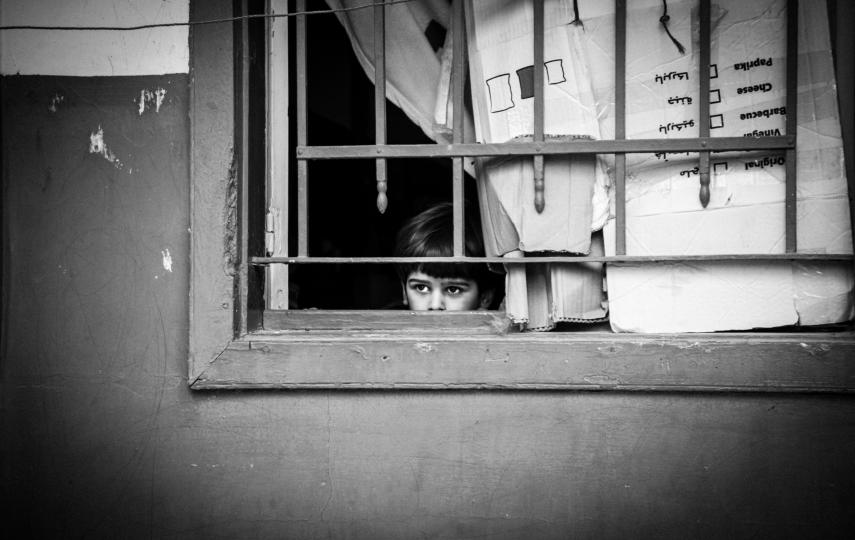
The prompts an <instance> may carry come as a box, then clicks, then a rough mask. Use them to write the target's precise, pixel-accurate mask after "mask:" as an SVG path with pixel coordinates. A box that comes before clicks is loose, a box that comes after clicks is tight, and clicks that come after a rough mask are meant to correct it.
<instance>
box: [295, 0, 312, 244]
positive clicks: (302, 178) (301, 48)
mask: <svg viewBox="0 0 855 540" xmlns="http://www.w3.org/2000/svg"><path fill="white" fill-rule="evenodd" d="M305 11H306V0H297V12H298V13H300V14H301V15H297V21H296V26H297V28H296V30H297V51H296V52H297V58H296V61H297V147H298V148H299V147H301V146H302V147H305V146H306V143H307V140H308V125H307V119H308V118H307V116H308V107H307V102H306V84H307V81H306V15H302V13H305ZM297 154H298V155H299V152H298V153H297ZM297 254H298V255H299V256H300V257H308V256H309V162H308V161H306V160H304V159H298V160H297Z"/></svg>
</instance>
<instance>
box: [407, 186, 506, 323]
mask: <svg viewBox="0 0 855 540" xmlns="http://www.w3.org/2000/svg"><path fill="white" fill-rule="evenodd" d="M466 216H467V220H466V227H465V229H466V230H465V235H466V238H465V242H464V252H465V254H466V256H468V257H482V256H483V255H484V243H483V240H482V237H481V226H480V224H479V223H478V222H477V220H475V219H472V212H466ZM453 254H454V218H453V207H452V205H451V203H441V204H438V205H436V206H433V207H431V208H428V209H427V210H425V211H424V212H422V213H420V214H418V215H417V216H415V217H413V218H411V219H410V220H409V221H407V222H406V223H405V224H404V226H403V227H402V228H401V230H400V231H398V237H397V242H396V245H395V255H396V256H398V257H451V256H452V255H453ZM398 274H399V276H400V278H401V284H402V286H403V292H404V304H405V305H406V306H407V307H408V308H409V309H412V310H415V311H427V310H447V311H468V310H478V309H490V308H492V307H494V304H496V303H498V302H497V301H498V300H501V283H502V276H500V275H497V274H495V273H493V272H491V271H490V269H489V268H488V267H487V265H486V264H477V263H476V264H473V263H430V262H428V263H418V262H416V263H407V264H400V265H398Z"/></svg>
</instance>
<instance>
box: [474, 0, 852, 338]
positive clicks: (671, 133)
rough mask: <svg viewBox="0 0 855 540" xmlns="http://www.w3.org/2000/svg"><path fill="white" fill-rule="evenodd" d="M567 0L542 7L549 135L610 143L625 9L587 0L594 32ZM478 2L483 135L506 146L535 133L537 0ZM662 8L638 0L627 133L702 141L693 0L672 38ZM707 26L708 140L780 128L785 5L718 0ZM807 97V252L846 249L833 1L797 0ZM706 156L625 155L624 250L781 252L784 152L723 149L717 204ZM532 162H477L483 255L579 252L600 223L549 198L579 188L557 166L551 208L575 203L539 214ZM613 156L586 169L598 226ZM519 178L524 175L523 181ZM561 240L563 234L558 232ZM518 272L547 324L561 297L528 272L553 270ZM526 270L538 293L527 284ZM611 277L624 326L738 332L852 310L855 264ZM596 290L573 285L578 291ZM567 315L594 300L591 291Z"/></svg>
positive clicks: (628, 271) (803, 233) (832, 317)
mask: <svg viewBox="0 0 855 540" xmlns="http://www.w3.org/2000/svg"><path fill="white" fill-rule="evenodd" d="M572 6H573V2H572V1H570V0H547V1H546V2H545V12H546V24H545V26H546V31H545V43H546V49H545V54H544V60H545V63H546V65H545V66H544V69H545V81H546V88H545V110H546V118H545V129H546V133H547V135H575V136H589V137H592V138H602V139H610V138H613V137H614V5H613V4H612V3H603V2H597V1H596V0H578V7H579V14H580V17H581V19H582V21H583V23H584V28H582V27H580V26H576V25H573V24H569V23H570V22H571V21H572V20H573V16H574V14H573V9H572ZM467 8H468V14H467V32H468V35H469V40H470V41H469V57H470V75H471V79H472V88H473V108H474V111H475V117H476V132H477V135H478V140H479V141H482V142H503V141H506V140H510V139H512V138H514V137H524V136H526V135H530V134H531V130H532V127H531V123H532V118H533V111H532V100H531V99H529V98H530V94H531V91H530V87H529V85H528V83H527V78H528V77H529V75H530V70H531V69H532V68H531V59H532V57H533V52H532V25H531V2H525V1H523V2H518V1H512V0H496V1H493V2H473V1H472V0H469V2H468V3H467ZM662 9H663V5H662V2H661V1H659V0H635V1H633V2H632V3H630V4H629V6H628V17H627V56H628V57H627V77H626V80H627V136H628V138H658V137H697V136H698V124H699V123H698V121H697V115H698V111H699V108H698V103H699V96H698V43H697V39H698V35H699V32H698V2H697V0H682V1H680V0H671V1H669V2H668V4H667V9H668V15H669V16H670V20H669V21H668V31H669V32H670V34H671V35H672V36H673V38H674V39H673V40H672V38H671V37H669V35H668V33H666V31H665V29H664V28H663V25H662V23H661V22H660V20H659V19H660V17H661V16H662V14H663V13H662ZM712 25H713V28H712V39H713V41H712V44H711V56H712V66H711V67H710V70H711V71H710V77H711V92H710V96H709V98H710V103H711V106H710V125H711V135H712V136H762V135H780V134H784V133H785V121H786V114H787V111H786V91H785V87H786V83H785V76H786V69H785V67H786V56H785V49H786V43H785V39H786V38H785V35H786V32H785V29H786V1H785V0H762V1H752V2H745V1H743V0H721V1H718V2H716V3H715V4H714V5H713V10H712ZM675 40H676V41H677V42H679V43H680V45H682V46H683V47H684V48H685V53H683V52H681V51H680V50H679V49H678V47H677V45H676V43H675ZM558 67H561V70H560V73H561V76H560V77H559V76H557V75H556V74H558V73H559V70H558V69H557V68H558ZM798 92H799V96H798V156H797V170H798V201H797V214H798V228H797V229H798V233H797V241H798V249H799V251H800V252H809V253H851V252H852V237H851V230H850V221H849V203H848V193H847V184H846V177H845V172H844V171H845V170H844V166H843V149H842V141H841V136H840V127H839V120H838V112H837V101H836V89H835V83H834V72H833V67H832V62H831V52H830V44H829V35H828V22H827V17H826V7H825V3H824V2H823V1H822V0H805V1H802V2H800V8H799V79H798ZM697 160H698V158H697V155H686V154H664V153H662V154H648V155H638V154H636V155H630V156H629V157H628V159H627V166H628V180H627V205H626V210H627V253H628V254H629V255H645V254H660V255H673V254H685V255H694V254H729V253H733V254H736V253H748V254H758V253H783V252H784V208H783V205H784V158H783V155H782V154H774V153H768V152H763V153H761V152H755V153H726V154H713V155H712V156H711V165H712V171H711V193H712V195H711V201H710V203H709V205H708V206H707V207H706V208H704V207H703V206H702V205H701V203H700V200H699V182H698V180H699V175H698V169H697V167H698V161H697ZM526 167H527V166H526V164H525V162H523V164H522V165H515V166H514V167H495V168H494V170H490V169H489V168H488V167H486V168H485V167H482V168H481V170H480V171H479V182H480V184H481V195H482V197H481V199H482V216H488V218H489V219H487V220H485V236H487V237H488V238H491V237H492V238H493V240H492V242H491V246H490V247H488V252H491V253H490V254H504V253H508V252H510V253H513V252H512V251H508V250H512V249H517V250H520V251H559V252H579V253H584V252H585V251H584V242H580V239H579V237H580V236H584V235H585V234H586V233H587V231H583V230H582V229H581V227H584V225H579V221H580V220H581V221H584V219H583V218H582V217H581V215H580V214H579V212H580V210H579V208H578V207H577V208H571V206H569V202H568V200H565V199H564V198H563V196H562V197H556V198H555V199H553V198H551V197H550V194H554V193H555V192H556V191H557V190H558V189H559V188H556V187H555V182H566V181H567V175H566V174H551V173H552V171H550V170H549V168H547V173H548V174H547V175H546V192H547V195H546V201H547V208H549V205H550V202H552V203H553V204H557V205H559V207H560V208H561V209H562V211H561V212H557V214H558V215H561V214H563V215H564V217H563V218H556V217H555V216H552V217H550V218H548V219H547V218H544V219H539V216H538V215H536V214H533V213H531V212H529V213H526V211H525V210H524V209H525V208H526V207H530V206H531V205H532V203H531V202H530V201H531V200H532V199H533V191H532V190H531V188H530V184H531V180H530V168H526ZM566 168H567V167H565V169H566ZM612 168H613V157H612V156H608V155H604V156H599V157H598V159H597V166H596V167H595V170H594V177H593V180H591V179H588V178H586V179H584V180H582V183H583V184H585V185H591V186H592V188H593V192H592V196H591V204H590V215H591V230H596V229H598V227H599V226H601V225H602V224H603V221H602V219H601V217H602V216H603V215H604V213H603V212H602V210H603V206H604V204H603V200H604V199H603V198H602V197H601V195H600V193H601V190H602V189H604V188H608V187H610V186H611V179H610V176H609V175H610V174H612V173H613V170H612ZM485 169H486V170H485ZM556 170H557V169H556ZM577 178H581V176H580V175H573V180H572V181H574V182H576V181H578V180H576V179H577ZM514 182H517V184H516V186H517V187H516V188H512V187H510V186H512V185H514V184H513V183H514ZM577 202H578V201H577ZM613 202H614V201H613V199H612V204H613ZM571 210H572V211H571ZM583 213H584V212H583ZM613 214H614V211H613V207H612V210H611V215H613ZM551 219H555V220H556V221H550V220H551ZM561 219H564V221H561ZM551 231H555V232H556V233H559V232H560V234H554V235H553V234H550V232H551ZM604 232H605V239H606V243H605V250H606V254H613V253H614V223H613V221H609V222H608V223H607V224H606V226H605V229H604ZM559 237H560V238H566V242H565V243H564V244H561V243H560V241H557V240H556V238H559ZM516 273H517V275H516V277H515V278H514V279H511V278H510V277H509V282H508V286H509V291H508V294H509V304H511V303H513V302H511V301H516V304H514V305H520V306H522V304H523V302H522V301H523V300H526V301H528V307H529V308H530V309H529V311H531V308H532V300H531V299H532V298H534V299H537V298H540V299H542V301H541V302H542V303H545V305H540V304H538V302H537V301H535V302H534V303H535V304H537V305H536V306H534V308H535V309H536V310H541V309H546V310H547V312H548V316H547V319H549V318H551V317H554V316H555V315H556V303H555V302H553V301H552V300H551V296H550V294H548V292H549V291H548V290H547V291H546V293H544V291H543V290H540V291H538V290H533V289H532V287H533V285H532V282H535V283H551V284H552V285H554V281H555V280H546V279H533V280H532V279H529V280H528V281H527V282H525V281H524V280H522V278H520V277H519V271H517V272H516ZM529 274H531V272H529ZM562 279H576V277H570V276H565V277H563V278H558V282H561V281H562ZM524 282H525V283H526V287H528V290H527V291H526V290H523V289H522V285H521V284H522V283H524ZM607 282H608V289H609V309H610V311H611V323H612V327H613V329H614V330H616V331H633V332H692V331H715V330H735V329H750V328H758V327H775V326H782V325H791V324H802V325H810V324H825V323H833V322H839V321H845V320H847V319H850V318H852V317H853V307H852V306H853V303H852V282H853V277H852V269H851V265H850V264H848V263H819V264H791V263H768V262H767V263H759V262H745V263H721V262H710V263H692V264H670V265H650V266H635V267H633V266H626V265H620V266H618V265H613V266H610V267H609V268H608V272H607ZM568 283H569V282H568ZM589 283H590V282H589ZM536 287H537V286H535V288H536ZM543 287H547V288H548V286H547V285H543ZM558 288H560V289H564V290H571V289H573V286H572V285H571V286H567V287H561V286H560V285H559V286H558ZM515 295H520V296H519V298H517V297H516V296H515ZM591 297H592V295H590V294H579V295H578V298H579V302H581V301H582V300H581V299H582V298H588V299H590V298H591ZM567 307H568V306H567V305H566V304H565V305H564V307H562V308H561V309H564V308H567ZM569 309H571V311H575V312H577V313H584V312H588V311H586V308H584V307H583V306H582V305H581V304H580V303H577V304H576V305H575V306H572V307H570V308H569ZM523 311H524V310H523V309H522V308H520V309H519V310H518V311H511V310H509V314H511V316H512V317H516V316H517V315H516V313H517V312H519V313H522V312H523ZM515 320H516V319H515Z"/></svg>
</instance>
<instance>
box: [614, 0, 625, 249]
mask: <svg viewBox="0 0 855 540" xmlns="http://www.w3.org/2000/svg"><path fill="white" fill-rule="evenodd" d="M625 138H626V0H616V2H615V139H616V140H620V139H625ZM615 254H616V255H626V154H615Z"/></svg>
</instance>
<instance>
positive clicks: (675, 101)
mask: <svg viewBox="0 0 855 540" xmlns="http://www.w3.org/2000/svg"><path fill="white" fill-rule="evenodd" d="M683 104H686V105H691V104H692V98H691V97H689V96H684V97H677V96H674V97H669V98H668V105H683Z"/></svg>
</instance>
